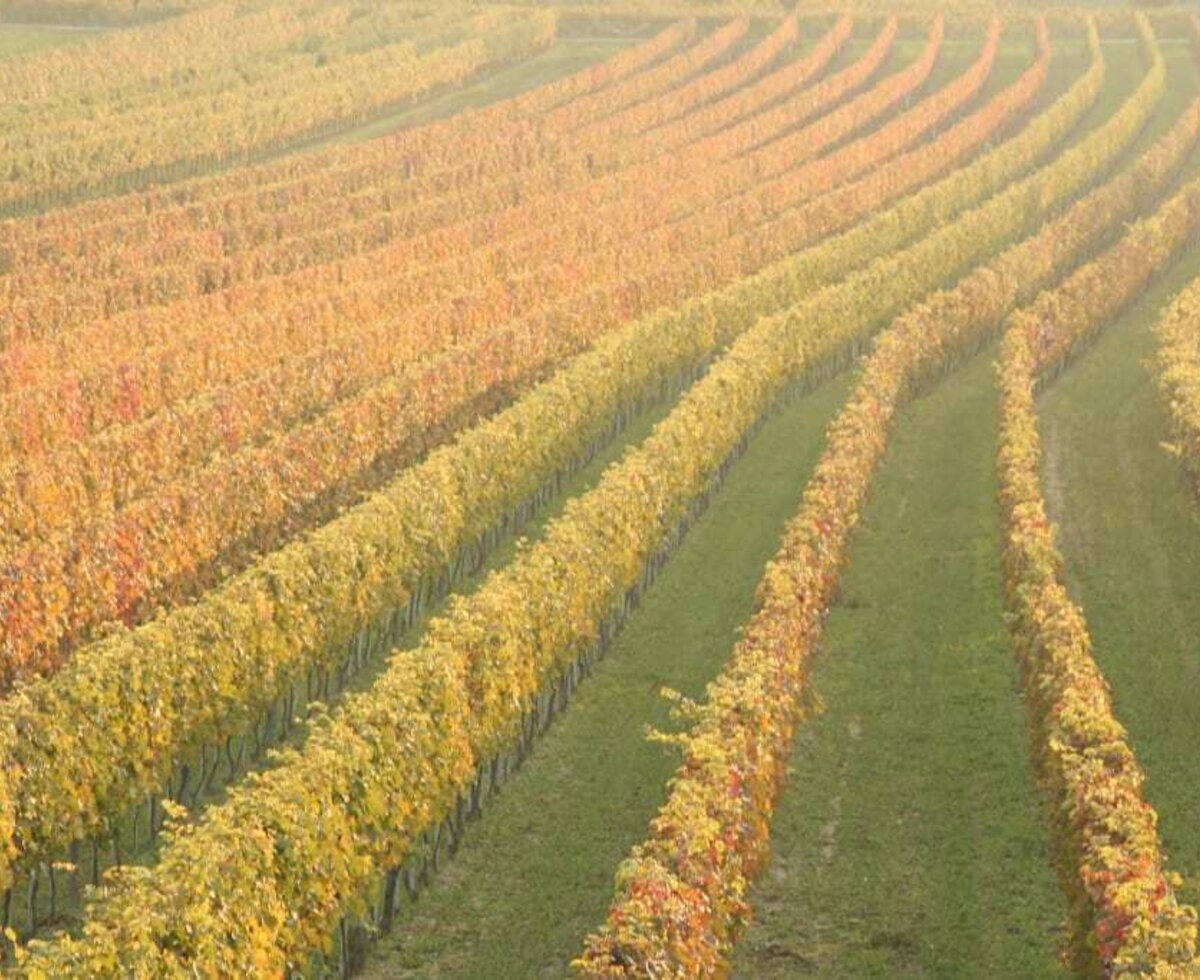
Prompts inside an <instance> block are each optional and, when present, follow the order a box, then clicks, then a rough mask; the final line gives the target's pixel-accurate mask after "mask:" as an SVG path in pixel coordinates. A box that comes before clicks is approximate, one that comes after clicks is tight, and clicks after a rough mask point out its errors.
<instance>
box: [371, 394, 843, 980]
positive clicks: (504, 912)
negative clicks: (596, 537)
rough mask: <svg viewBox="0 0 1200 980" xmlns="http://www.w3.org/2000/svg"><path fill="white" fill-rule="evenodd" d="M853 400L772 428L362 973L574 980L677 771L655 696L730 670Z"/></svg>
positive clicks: (804, 406) (832, 400)
mask: <svg viewBox="0 0 1200 980" xmlns="http://www.w3.org/2000/svg"><path fill="white" fill-rule="evenodd" d="M845 391H846V379H845V378H844V377H843V378H841V379H836V380H834V381H832V382H829V383H827V384H825V385H824V386H822V387H821V388H819V389H818V390H817V391H816V392H814V393H813V394H812V395H811V396H809V397H806V398H803V399H799V400H796V401H794V402H792V403H791V404H790V405H788V406H787V407H785V408H784V410H783V411H781V412H780V413H779V414H777V415H775V416H773V417H772V418H771V419H770V420H769V421H768V422H767V423H766V425H765V426H764V427H763V428H762V430H761V431H760V432H759V434H758V436H757V437H756V438H755V440H754V441H753V442H752V443H751V445H750V448H749V449H748V451H747V452H746V454H745V456H744V457H743V458H742V460H741V461H740V462H739V463H738V465H737V466H736V467H734V469H733V470H732V472H731V473H730V476H729V479H728V482H727V484H726V486H725V488H724V490H723V491H722V493H721V494H719V495H718V496H717V498H716V499H715V500H714V502H713V504H712V506H711V507H710V509H709V510H708V511H707V513H706V514H705V515H704V516H703V517H702V518H701V520H700V521H699V522H697V524H696V525H695V526H694V527H693V528H692V531H691V533H690V534H689V535H688V537H687V538H686V540H685V541H684V543H683V545H682V546H681V547H680V549H679V551H678V552H677V553H676V554H675V556H674V557H673V558H672V560H671V561H670V562H669V563H668V565H667V566H666V568H665V569H664V571H663V572H662V573H661V575H660V577H659V579H658V581H657V582H656V584H655V587H654V588H653V589H652V590H651V591H650V592H649V593H648V594H647V595H646V597H645V599H644V600H643V604H642V606H641V608H640V609H639V610H638V612H637V613H636V614H635V615H634V616H633V617H632V618H631V619H630V621H629V623H628V624H627V626H626V628H625V630H624V631H623V632H622V633H621V634H620V636H619V638H618V640H617V641H616V643H615V644H614V646H613V648H612V649H611V650H610V651H609V653H608V656H607V658H606V659H605V660H604V661H603V662H602V663H601V664H600V666H599V667H598V668H597V670H596V672H595V674H594V675H593V676H592V677H591V678H590V679H589V680H588V681H587V682H586V683H585V684H584V685H583V686H582V687H581V688H580V690H579V693H578V695H577V696H576V700H575V701H574V703H573V704H572V705H571V708H570V710H569V711H568V712H566V713H565V714H564V715H563V716H561V717H560V719H559V720H558V721H557V722H556V724H555V727H554V729H553V730H552V731H551V732H550V733H549V735H548V736H547V737H545V738H544V739H542V740H541V741H540V742H539V743H538V745H537V747H536V748H535V750H534V753H533V755H532V756H531V757H530V759H529V760H528V761H527V762H526V763H525V766H524V767H523V768H522V770H521V771H520V772H519V773H517V774H516V775H515V776H514V777H513V778H512V780H511V781H510V782H509V783H508V784H507V785H506V786H505V787H504V789H503V790H502V792H501V794H500V796H499V797H497V798H496V799H494V800H493V801H492V802H491V804H490V805H489V807H488V809H487V810H486V812H485V814H484V817H483V819H482V820H481V821H479V822H478V823H476V824H474V825H472V826H471V828H470V829H469V831H468V833H467V837H466V840H465V841H464V843H463V846H462V848H461V850H460V851H459V853H458V854H457V856H455V858H454V859H453V860H452V861H451V862H449V864H448V865H446V867H444V868H443V870H442V872H441V874H440V875H439V877H438V878H437V879H435V881H434V884H433V886H432V887H431V889H430V890H429V891H428V892H426V893H425V894H424V895H423V896H422V897H421V898H420V899H419V900H418V902H417V903H416V904H415V905H413V906H409V907H408V909H407V910H406V912H405V914H404V915H403V917H402V918H401V920H400V921H399V922H398V924H397V926H396V929H395V930H394V931H393V933H392V934H391V935H389V936H388V937H385V938H384V939H383V940H382V941H381V943H380V945H379V946H378V947H377V948H376V949H375V950H374V951H373V955H372V957H371V961H370V963H369V966H368V970H367V974H366V975H367V976H369V977H375V978H380V977H407V976H421V977H449V976H453V977H479V978H489V980H492V978H496V980H499V978H509V977H512V978H531V977H539V976H555V977H559V976H563V975H564V974H565V972H566V965H567V963H568V961H569V960H570V959H571V958H572V957H573V956H574V955H576V954H577V953H578V951H579V949H580V948H581V943H582V939H583V936H584V935H585V934H586V933H587V932H588V931H589V930H590V929H592V928H593V927H595V926H597V925H598V924H599V923H600V922H601V921H602V920H603V917H604V913H605V910H606V908H607V906H608V903H609V901H610V900H611V898H612V876H613V871H614V869H615V868H616V866H617V864H618V863H619V861H620V860H621V859H622V858H624V857H625V855H626V853H627V852H628V850H629V848H630V847H631V846H632V845H633V844H634V843H635V842H636V841H638V840H640V839H641V838H642V837H643V836H644V835H645V832H646V826H647V824H648V822H649V820H650V818H651V816H652V815H653V814H654V812H655V810H656V809H657V808H658V807H659V805H660V804H661V803H662V800H663V799H664V796H665V792H666V780H667V778H668V777H669V775H670V773H671V772H672V770H673V769H674V766H675V764H676V759H675V758H673V757H672V755H671V754H670V753H669V752H668V751H666V750H664V749H663V748H662V747H661V746H658V745H654V744H651V743H648V742H647V741H646V740H645V738H644V726H645V725H647V724H651V725H656V726H665V727H670V726H671V724H672V723H671V722H670V720H669V717H668V713H667V705H666V703H665V702H664V701H663V700H662V699H661V697H660V696H659V690H660V688H662V687H663V686H664V685H665V686H668V687H673V688H676V689H678V690H682V691H683V692H684V693H686V694H690V695H697V694H700V693H702V691H703V688H704V685H705V683H706V682H707V681H709V680H710V679H711V678H712V677H713V676H715V674H716V672H717V671H718V670H719V669H720V667H721V665H722V664H723V663H724V662H725V660H726V658H727V657H728V654H729V650H730V648H731V646H732V643H733V640H734V638H735V633H736V629H737V627H738V626H739V625H740V624H741V623H743V622H744V621H745V620H746V618H747V617H748V616H749V615H750V613H751V611H752V609H753V595H754V589H755V587H756V585H757V582H758V579H759V576H760V575H761V573H762V568H763V565H764V564H765V562H766V561H767V559H768V558H769V557H770V556H771V555H772V554H773V553H774V550H775V548H776V547H777V544H778V535H779V532H780V530H781V529H782V526H783V523H784V521H785V520H786V519H787V518H788V517H789V516H790V515H791V514H792V513H793V512H794V510H795V508H796V506H797V504H798V502H799V497H800V493H801V491H802V488H803V486H804V483H805V481H806V479H807V478H808V475H809V473H810V471H811V468H812V465H813V463H814V461H815V459H816V457H817V454H818V453H819V451H820V449H821V446H822V444H823V441H824V439H823V432H824V426H825V424H826V421H827V420H828V418H829V417H830V415H831V413H832V412H833V411H834V409H835V408H836V406H837V405H838V404H839V403H840V402H841V400H842V398H843V397H844V395H845Z"/></svg>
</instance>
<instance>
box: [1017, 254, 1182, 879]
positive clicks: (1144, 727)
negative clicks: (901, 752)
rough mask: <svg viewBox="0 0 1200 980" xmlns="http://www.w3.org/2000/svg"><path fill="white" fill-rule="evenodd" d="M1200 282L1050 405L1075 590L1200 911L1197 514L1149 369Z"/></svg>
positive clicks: (1141, 311) (1052, 392) (1115, 341)
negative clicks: (1162, 320) (1164, 324)
mask: <svg viewBox="0 0 1200 980" xmlns="http://www.w3.org/2000/svg"><path fill="white" fill-rule="evenodd" d="M1197 275H1200V252H1197V251H1193V252H1192V253H1191V254H1190V255H1188V256H1186V257H1185V258H1184V259H1183V261H1181V262H1180V263H1179V264H1178V265H1176V266H1175V267H1174V268H1172V269H1171V270H1170V271H1169V272H1168V273H1167V274H1166V275H1164V276H1163V278H1162V279H1161V280H1160V281H1159V282H1158V283H1157V284H1156V285H1155V287H1154V288H1153V289H1152V290H1151V291H1149V292H1148V293H1147V294H1146V296H1145V297H1144V298H1143V300H1142V301H1141V302H1140V303H1139V304H1138V305H1137V306H1136V307H1135V308H1134V309H1132V310H1131V311H1130V312H1129V313H1128V314H1127V315H1126V316H1124V317H1123V318H1121V319H1120V320H1119V321H1118V322H1117V323H1115V324H1113V325H1111V326H1110V327H1108V328H1107V329H1106V330H1105V332H1104V333H1103V334H1102V335H1101V336H1100V339H1099V340H1098V341H1097V342H1096V344H1095V346H1094V347H1093V348H1092V349H1090V350H1089V351H1088V352H1087V353H1085V354H1084V355H1083V356H1082V357H1081V358H1080V359H1079V360H1077V361H1076V363H1075V364H1074V365H1073V366H1072V367H1071V369H1070V370H1069V371H1067V372H1066V373H1065V374H1064V375H1062V376H1061V377H1060V378H1059V379H1058V381H1056V382H1055V383H1054V385H1053V386H1051V387H1050V389H1049V390H1048V391H1047V393H1046V395H1045V396H1044V398H1043V399H1042V402H1041V405H1040V410H1041V420H1042V433H1043V436H1044V439H1045V445H1046V460H1045V477H1044V479H1043V486H1044V487H1045V489H1046V492H1047V497H1048V500H1049V504H1050V508H1051V514H1052V517H1053V519H1054V520H1055V522H1056V523H1057V524H1058V526H1059V543H1060V546H1061V548H1062V550H1063V552H1064V557H1065V558H1066V561H1067V571H1068V576H1069V579H1070V582H1071V586H1072V591H1073V594H1074V596H1075V598H1076V599H1077V600H1078V601H1080V602H1081V603H1082V605H1083V608H1084V612H1085V614H1086V616H1087V619H1088V624H1089V626H1090V628H1091V633H1092V640H1093V642H1094V646H1095V656H1096V660H1097V662H1098V663H1099V664H1100V667H1101V669H1102V670H1103V671H1104V674H1105V676H1106V677H1107V678H1108V681H1109V683H1110V685H1111V686H1112V690H1113V698H1114V702H1115V706H1116V715H1117V718H1118V719H1119V720H1120V721H1121V722H1122V724H1124V725H1125V726H1126V727H1127V728H1128V729H1129V733H1130V736H1131V743H1132V746H1133V749H1134V751H1135V752H1136V754H1137V757H1138V760H1139V762H1140V763H1141V765H1142V768H1143V770H1144V771H1145V773H1146V777H1147V778H1146V795H1147V798H1148V799H1149V801H1150V802H1151V804H1152V805H1153V806H1154V807H1155V808H1156V809H1157V810H1158V814H1159V818H1160V825H1159V831H1160V834H1161V837H1162V840H1163V844H1164V847H1165V850H1166V853H1167V857H1168V861H1169V864H1170V866H1171V867H1172V868H1173V869H1174V870H1177V871H1179V872H1181V873H1183V874H1184V876H1185V880H1186V885H1185V887H1184V888H1183V889H1182V890H1181V894H1180V897H1181V898H1182V899H1183V900H1185V901H1188V902H1191V903H1197V902H1200V825H1198V824H1197V822H1196V814H1197V812H1200V769H1198V768H1197V765H1196V748H1197V746H1198V745H1200V601H1198V598H1197V595H1198V589H1200V512H1198V511H1197V509H1196V507H1195V505H1194V504H1193V503H1192V501H1191V500H1190V498H1189V496H1188V494H1187V491H1186V488H1185V487H1184V484H1183V481H1182V477H1181V474H1180V468H1179V464H1178V462H1177V461H1176V460H1174V459H1172V458H1170V457H1169V456H1168V455H1167V454H1166V453H1165V452H1164V451H1163V450H1162V449H1161V448H1160V446H1159V441H1160V440H1161V439H1163V438H1164V436H1165V429H1164V427H1163V424H1162V418H1161V416H1160V414H1159V409H1158V403H1157V397H1156V392H1155V390H1154V387H1153V383H1152V381H1151V379H1150V376H1149V374H1148V372H1147V370H1146V368H1145V366H1144V361H1145V358H1146V357H1147V356H1149V355H1150V353H1151V352H1152V351H1153V348H1154V340H1153V337H1152V335H1151V333H1150V329H1151V327H1152V325H1153V322H1154V320H1155V318H1156V316H1157V314H1158V312H1159V310H1160V308H1161V306H1162V304H1163V303H1165V302H1167V301H1168V300H1169V299H1170V297H1171V296H1172V295H1173V293H1174V292H1175V291H1176V290H1178V289H1179V288H1181V287H1182V286H1183V285H1184V284H1185V283H1187V282H1188V281H1190V280H1191V279H1193V278H1195V277H1196V276H1197Z"/></svg>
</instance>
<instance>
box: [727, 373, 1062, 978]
mask: <svg viewBox="0 0 1200 980" xmlns="http://www.w3.org/2000/svg"><path fill="white" fill-rule="evenodd" d="M991 379H992V375H991V363H990V358H989V357H981V358H976V359H975V361H974V362H973V363H972V364H971V365H970V366H969V367H968V368H966V369H965V370H963V371H962V372H959V373H958V374H956V375H954V376H952V377H951V378H950V379H949V380H948V381H946V382H945V383H943V384H942V385H941V386H940V387H939V388H937V389H936V390H935V391H934V393H933V394H931V395H930V396H929V397H927V398H925V399H922V400H920V401H918V402H917V403H916V404H915V405H914V406H912V407H911V408H910V409H909V410H908V411H906V412H905V413H904V414H903V417H902V419H901V420H900V422H899V425H898V427H897V432H896V435H895V437H894V439H893V445H892V447H891V448H890V450H889V454H888V457H887V458H886V460H885V461H884V464H883V466H882V468H881V470H880V472H879V474H878V475H877V478H876V481H875V486H874V488H873V490H872V496H871V499H870V502H869V504H868V506H867V508H866V511H865V514H864V520H863V525H862V526H861V527H860V529H859V531H858V532H857V534H856V539H855V541H854V543H853V547H852V551H851V563H850V566H849V569H848V571H847V573H846V576H845V580H844V591H843V596H842V599H841V601H840V603H839V605H838V606H837V607H836V608H835V609H834V610H833V612H832V613H831V615H830V618H829V621H828V624H827V627H826V632H825V641H824V644H823V652H822V653H821V655H820V658H819V660H818V662H817V666H816V669H815V678H814V680H815V690H816V692H817V694H818V696H819V697H820V698H821V699H822V700H823V701H824V703H825V705H826V706H827V707H826V710H825V712H824V713H823V714H821V715H820V716H818V717H817V718H815V719H813V720H812V721H811V722H810V723H809V724H808V725H806V726H805V727H803V728H802V729H801V731H800V734H799V736H798V739H797V743H796V749H795V752H794V754H793V756H792V759H791V763H790V775H789V784H788V786H787V788H786V789H785V792H784V794H783V797H782V799H781V801H780V805H779V807H778V809H777V811H776V814H775V818H774V826H773V833H772V860H771V863H770V865H769V866H768V868H767V870H766V872H765V874H764V877H763V878H762V880H761V881H760V884H759V886H758V887H757V889H756V890H755V892H754V894H753V895H752V903H753V905H754V908H755V910H756V915H757V919H756V921H755V922H754V924H753V925H752V926H751V928H750V930H749V932H748V934H747V936H746V937H745V939H744V940H743V942H742V943H741V945H740V946H739V947H738V949H737V950H736V952H735V957H734V963H735V967H736V973H735V975H736V976H740V977H746V978H760V977H761V978H772V977H793V976H801V975H809V974H811V975H814V976H828V977H860V976H919V975H920V976H924V975H928V976H955V977H965V976H979V977H1002V976H1004V977H1035V976H1047V975H1053V974H1054V973H1055V972H1056V970H1057V967H1056V961H1055V954H1056V948H1057V943H1058V938H1059V933H1060V928H1061V924H1062V922H1063V921H1064V919H1065V915H1066V910H1065V905H1064V901H1063V899H1062V896H1061V895H1060V893H1059V890H1058V886H1057V882H1056V880H1055V877H1054V874H1053V872H1052V870H1051V865H1050V853H1051V852H1050V841H1049V831H1048V825H1047V824H1046V822H1045V819H1044V815H1043V812H1042V806H1041V801H1040V798H1039V796H1038V794H1037V792H1036V790H1035V787H1034V783H1033V777H1032V775H1031V772H1030V770H1029V767H1028V765H1027V756H1028V738H1027V735H1026V726H1025V718H1024V714H1023V710H1022V708H1021V704H1020V701H1019V699H1018V697H1017V681H1018V678H1017V671H1016V666H1015V662H1014V660H1013V655H1012V650H1011V646H1010V645H1009V641H1008V637H1007V635H1006V633H1005V628H1004V621H1003V617H1002V609H1001V598H1000V597H1001V592H1000V551H999V547H1000V529H999V524H998V515H997V512H996V508H995V503H994V500H995V491H996V476H995V466H994V458H995V428H996V404H995V401H996V400H995V394H994V392H993V390H992V384H991Z"/></svg>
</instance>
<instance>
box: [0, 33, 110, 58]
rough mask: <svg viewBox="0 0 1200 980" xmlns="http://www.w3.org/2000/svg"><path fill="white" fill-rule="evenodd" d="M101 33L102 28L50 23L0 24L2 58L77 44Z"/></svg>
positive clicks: (0, 55)
mask: <svg viewBox="0 0 1200 980" xmlns="http://www.w3.org/2000/svg"><path fill="white" fill-rule="evenodd" d="M99 33H101V31H100V29H96V30H80V29H79V28H73V27H52V26H50V25H45V26H43V25H40V24H39V25H28V24H0V59H4V58H12V57H14V56H16V55H20V54H26V53H28V52H30V51H41V50H43V49H45V48H58V47H62V46H63V45H67V44H77V43H79V42H80V41H86V40H88V39H89V38H93V37H95V36H96V35H97V34H99Z"/></svg>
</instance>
